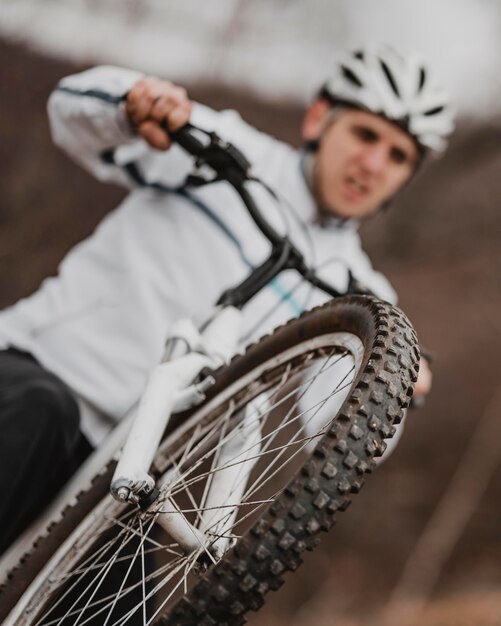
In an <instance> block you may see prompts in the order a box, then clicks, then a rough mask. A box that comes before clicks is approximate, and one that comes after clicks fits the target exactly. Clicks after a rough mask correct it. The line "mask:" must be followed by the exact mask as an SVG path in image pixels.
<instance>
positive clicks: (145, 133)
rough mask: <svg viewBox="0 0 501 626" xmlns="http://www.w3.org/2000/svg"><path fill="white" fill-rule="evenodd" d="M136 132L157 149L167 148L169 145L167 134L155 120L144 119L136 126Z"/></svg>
mask: <svg viewBox="0 0 501 626" xmlns="http://www.w3.org/2000/svg"><path fill="white" fill-rule="evenodd" d="M137 131H138V133H139V134H140V135H141V137H142V138H143V139H144V140H145V141H147V142H148V143H149V144H150V146H152V147H153V148H156V149H157V150H167V149H168V148H170V146H171V143H172V142H171V140H170V137H169V136H168V135H167V133H166V132H165V130H163V129H162V128H161V127H160V126H159V125H158V124H157V122H154V121H153V120H146V122H142V123H141V124H140V125H139V126H138V128H137Z"/></svg>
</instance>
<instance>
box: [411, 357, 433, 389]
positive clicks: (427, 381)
mask: <svg viewBox="0 0 501 626" xmlns="http://www.w3.org/2000/svg"><path fill="white" fill-rule="evenodd" d="M432 380H433V374H432V373H431V369H430V366H429V365H428V361H427V360H426V359H425V358H423V357H421V360H420V362H419V374H418V379H417V381H416V386H415V387H414V397H416V396H425V395H426V394H427V393H428V392H429V391H430V389H431V383H432Z"/></svg>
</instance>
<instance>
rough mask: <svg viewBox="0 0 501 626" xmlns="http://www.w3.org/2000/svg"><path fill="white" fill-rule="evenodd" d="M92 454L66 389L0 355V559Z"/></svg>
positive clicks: (35, 368) (28, 362) (28, 363)
mask: <svg viewBox="0 0 501 626" xmlns="http://www.w3.org/2000/svg"><path fill="white" fill-rule="evenodd" d="M91 451H92V446H91V445H90V444H89V442H88V441H87V439H86V438H85V437H84V435H83V434H82V433H81V432H80V415H79V410H78V405H77V403H76V401H75V398H74V397H73V396H72V395H71V392H70V391H69V389H68V388H67V387H66V386H65V385H64V383H63V382H62V381H61V380H60V379H59V378H57V377H56V376H54V375H53V374H51V373H50V372H48V371H47V370H45V369H44V368H43V367H42V366H41V365H40V364H39V363H38V362H37V361H36V360H35V359H34V358H33V357H32V356H31V355H29V354H27V353H25V352H21V351H19V350H15V349H8V350H3V351H0V498H1V499H0V554H1V553H2V552H4V550H5V549H6V548H8V547H9V545H10V544H11V543H12V542H13V541H14V539H16V537H17V536H18V535H19V534H20V533H21V532H22V531H23V530H24V529H25V528H26V527H27V526H28V525H29V524H30V523H31V522H32V521H33V520H34V518H35V517H36V516H37V515H38V514H39V513H40V512H41V511H42V510H43V508H44V507H45V506H46V505H47V504H48V503H49V502H50V500H52V498H53V497H54V496H55V495H56V494H57V492H58V491H59V490H60V489H61V487H62V486H63V485H64V484H65V483H66V482H67V481H68V479H69V477H70V476H71V475H72V474H73V473H74V471H75V470H76V469H77V468H78V467H79V465H80V464H81V463H82V462H83V461H84V460H85V459H86V457H87V456H88V455H89V453H90V452H91Z"/></svg>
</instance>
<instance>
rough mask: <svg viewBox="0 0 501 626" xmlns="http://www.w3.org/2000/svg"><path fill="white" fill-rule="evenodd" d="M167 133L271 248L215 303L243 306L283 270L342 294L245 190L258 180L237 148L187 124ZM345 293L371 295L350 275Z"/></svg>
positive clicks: (328, 292)
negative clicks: (228, 193)
mask: <svg viewBox="0 0 501 626" xmlns="http://www.w3.org/2000/svg"><path fill="white" fill-rule="evenodd" d="M168 132H169V135H170V137H171V139H172V140H173V141H175V142H176V143H178V144H179V145H180V146H181V147H182V148H184V150H186V151H187V152H188V153H189V154H191V155H192V156H194V157H195V159H196V163H197V165H204V164H206V165H208V166H209V167H211V168H212V169H213V170H214V171H215V172H216V178H215V179H214V181H216V180H225V181H227V182H228V183H229V184H230V185H232V187H233V188H234V189H235V190H236V192H237V193H238V194H239V196H240V198H241V199H242V202H243V203H244V205H245V206H246V208H247V210H248V211H249V213H250V216H251V218H252V219H253V221H254V223H255V224H256V226H257V227H258V228H259V230H260V231H261V232H262V233H263V235H264V236H265V237H266V238H267V239H268V241H270V243H271V245H272V253H271V256H270V258H269V259H267V260H266V261H265V262H264V263H263V264H262V265H261V266H259V267H258V268H256V269H255V270H254V272H253V273H252V274H251V275H250V276H249V277H248V278H247V279H246V280H245V281H244V282H243V283H242V284H241V285H239V286H238V287H236V288H234V289H230V290H228V291H227V292H225V293H224V294H223V296H221V299H220V301H219V302H218V304H232V305H233V306H243V304H245V303H246V302H247V301H248V300H250V298H251V297H253V296H254V295H255V294H256V293H257V292H258V291H259V290H260V289H262V288H263V287H264V286H265V285H266V284H268V282H269V281H270V280H272V279H273V278H274V277H275V276H276V275H277V274H278V273H279V272H281V271H282V270H284V269H295V270H296V271H297V272H298V273H299V274H300V275H301V276H303V278H304V279H305V280H307V281H308V282H309V283H310V284H311V285H313V286H314V287H317V288H319V289H321V290H322V291H324V292H325V293H327V294H328V295H329V296H331V297H333V298H336V297H339V296H342V295H345V294H343V293H341V292H339V291H338V290H337V289H335V288H334V287H332V285H329V284H328V283H326V282H325V281H324V280H322V279H321V278H320V277H319V276H317V274H316V272H315V270H314V269H313V268H311V267H309V266H308V265H307V264H306V262H305V260H304V256H303V254H302V253H301V252H300V251H299V250H298V248H297V247H296V246H295V245H294V244H293V243H292V242H291V241H290V240H289V239H288V237H286V236H282V235H280V234H279V233H278V232H277V231H276V230H275V229H274V228H273V226H272V225H271V224H270V223H269V222H268V221H267V220H266V219H265V217H264V216H263V214H262V212H261V211H260V209H259V208H258V206H257V205H256V203H255V201H254V199H253V197H252V195H251V194H250V193H249V191H248V189H246V187H245V183H246V182H248V181H256V182H261V181H259V179H257V178H255V177H254V176H252V175H251V165H250V163H249V161H248V160H247V158H246V157H245V156H244V154H243V153H242V152H241V151H240V150H239V149H238V148H236V147H235V146H234V145H233V144H231V143H229V142H226V141H224V140H223V139H221V137H219V136H218V135H217V134H216V133H213V132H208V131H205V130H202V129H200V128H197V127H195V126H193V125H192V124H186V125H185V126H183V127H182V128H180V129H179V130H177V131H174V132H172V131H168ZM197 135H198V136H197ZM214 181H210V182H214ZM208 182H209V181H208ZM263 184H264V183H263ZM348 293H360V294H369V295H372V294H371V292H370V291H369V290H368V289H366V288H365V287H363V286H362V285H360V283H358V281H356V280H355V279H354V277H353V275H352V274H351V272H349V285H348Z"/></svg>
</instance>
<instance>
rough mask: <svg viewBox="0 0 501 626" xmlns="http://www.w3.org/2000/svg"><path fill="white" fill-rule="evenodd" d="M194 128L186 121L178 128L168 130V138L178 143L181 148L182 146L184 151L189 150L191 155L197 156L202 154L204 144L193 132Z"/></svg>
mask: <svg viewBox="0 0 501 626" xmlns="http://www.w3.org/2000/svg"><path fill="white" fill-rule="evenodd" d="M194 130H195V127H194V126H192V125H191V124H189V123H188V124H185V125H184V126H181V128H180V129H179V130H176V131H168V132H169V136H170V138H171V139H172V140H173V141H175V142H176V143H178V144H179V145H180V146H181V148H184V149H185V150H186V152H189V153H190V154H192V155H193V156H195V157H198V156H200V155H201V154H202V152H203V150H204V149H205V148H206V146H205V145H204V144H203V143H202V142H201V141H200V140H199V139H197V138H196V137H195V135H194V134H193V131H194Z"/></svg>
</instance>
